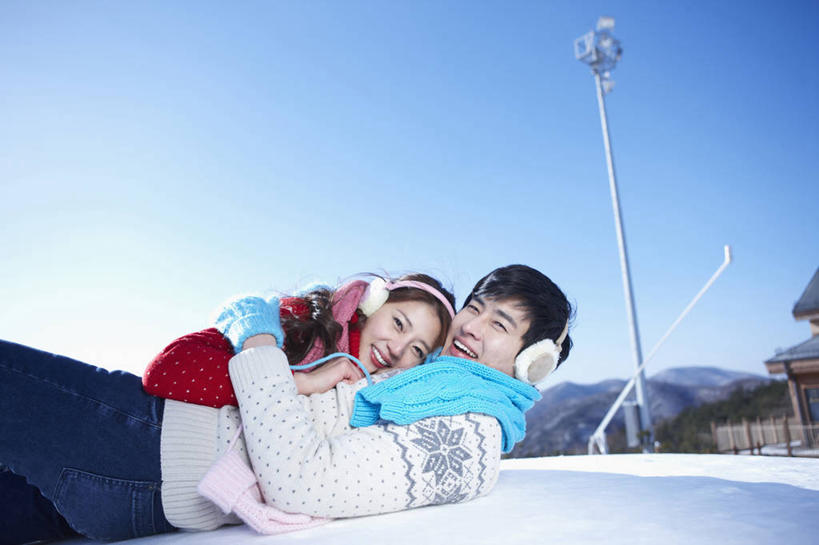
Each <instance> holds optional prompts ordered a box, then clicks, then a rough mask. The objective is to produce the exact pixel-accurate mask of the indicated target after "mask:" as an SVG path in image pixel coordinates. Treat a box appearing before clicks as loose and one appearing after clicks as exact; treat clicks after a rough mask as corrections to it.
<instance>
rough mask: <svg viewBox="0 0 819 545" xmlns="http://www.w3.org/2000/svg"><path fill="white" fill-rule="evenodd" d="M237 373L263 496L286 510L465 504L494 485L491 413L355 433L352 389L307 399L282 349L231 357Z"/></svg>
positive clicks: (342, 512)
mask: <svg viewBox="0 0 819 545" xmlns="http://www.w3.org/2000/svg"><path fill="white" fill-rule="evenodd" d="M230 375H231V379H232V380H233V385H234V388H235V390H236V396H237V399H238V400H239V410H240V412H241V415H242V422H243V425H244V433H245V443H246V445H247V449H248V454H249V456H250V460H251V462H252V464H253V468H254V472H255V474H256V477H257V479H258V482H259V486H260V487H261V490H262V493H263V495H264V497H265V501H266V502H267V503H269V504H271V505H273V506H275V507H277V508H279V509H281V510H283V511H286V512H297V513H305V514H308V515H313V516H319V517H333V518H336V517H353V516H360V515H371V514H377V513H387V512H392V511H400V510H403V509H411V508H414V507H421V506H423V505H432V504H442V503H457V502H462V501H467V500H469V499H472V498H475V497H477V496H480V495H483V494H486V493H488V492H489V490H491V488H492V487H493V486H494V484H495V482H496V481H497V477H498V471H499V465H500V447H501V433H500V426H499V425H498V423H497V421H496V420H495V419H494V418H492V417H490V416H486V415H482V414H475V413H467V414H463V415H457V416H447V417H432V418H426V419H423V420H419V421H418V422H415V423H413V424H410V425H406V426H399V425H396V424H391V423H379V424H377V425H374V426H369V427H365V428H356V429H351V428H350V427H349V425H348V424H347V421H346V420H349V414H350V410H351V405H352V399H353V395H354V391H351V390H352V389H349V388H348V389H344V388H338V389H337V390H336V391H331V392H328V393H326V394H322V397H321V398H320V400H319V401H314V400H312V399H311V400H310V401H309V402H305V398H304V396H298V395H297V393H296V387H295V385H294V384H293V379H292V376H291V374H290V372H289V370H288V367H287V360H286V358H285V356H284V354H283V353H282V352H281V351H280V350H279V349H277V348H275V347H260V348H255V349H252V350H245V351H243V352H241V353H239V354H238V355H236V356H234V358H233V359H232V360H231V362H230ZM345 392H349V393H347V394H345ZM311 397H314V396H311ZM311 411H312V413H311ZM345 419H346V420H345Z"/></svg>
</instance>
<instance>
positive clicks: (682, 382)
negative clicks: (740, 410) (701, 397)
mask: <svg viewBox="0 0 819 545" xmlns="http://www.w3.org/2000/svg"><path fill="white" fill-rule="evenodd" d="M764 378H766V377H764V376H762V375H755V374H753V373H743V372H740V371H729V370H727V369H720V368H719V367H675V368H673V369H665V370H663V371H660V372H659V373H657V374H655V375H653V376H652V377H651V378H650V379H649V380H653V381H660V382H670V383H671V384H676V385H678V386H725V385H726V384H731V383H732V382H734V381H737V380H740V379H764Z"/></svg>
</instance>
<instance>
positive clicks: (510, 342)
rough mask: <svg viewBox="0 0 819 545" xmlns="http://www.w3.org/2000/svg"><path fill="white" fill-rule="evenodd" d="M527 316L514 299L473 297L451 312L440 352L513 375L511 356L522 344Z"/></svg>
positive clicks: (527, 325) (527, 320)
mask: <svg viewBox="0 0 819 545" xmlns="http://www.w3.org/2000/svg"><path fill="white" fill-rule="evenodd" d="M528 330H529V318H527V317H526V312H525V311H524V310H523V309H522V308H521V307H520V306H519V303H518V301H517V300H516V299H501V300H498V299H481V298H480V297H473V298H472V300H470V301H469V304H468V305H466V306H465V307H464V308H463V310H461V311H460V312H459V313H458V314H456V315H455V318H454V319H453V320H452V326H450V328H449V335H447V339H446V343H445V344H444V351H443V352H442V354H444V355H447V356H455V357H458V358H464V359H468V360H474V361H477V362H479V363H482V364H484V365H486V366H489V367H492V368H493V369H497V370H498V371H501V372H502V373H506V374H507V375H509V376H512V377H514V376H515V356H517V354H518V352H520V349H521V348H523V336H524V335H525V334H526V332H527V331H528Z"/></svg>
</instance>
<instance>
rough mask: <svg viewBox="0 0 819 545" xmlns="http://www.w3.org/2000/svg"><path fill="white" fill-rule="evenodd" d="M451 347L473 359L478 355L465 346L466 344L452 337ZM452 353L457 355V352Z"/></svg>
mask: <svg viewBox="0 0 819 545" xmlns="http://www.w3.org/2000/svg"><path fill="white" fill-rule="evenodd" d="M452 348H454V349H456V350H458V351H459V352H462V353H464V354H466V355H467V357H469V358H471V359H473V360H474V359H478V355H477V354H476V353H475V352H473V351H472V350H471V349H470V348H469V347H468V346H466V344H464V343H463V342H461V341H459V340H458V339H453V340H452ZM450 352H452V351H451V350H450ZM453 355H458V354H453ZM458 356H459V357H463V356H460V355H458Z"/></svg>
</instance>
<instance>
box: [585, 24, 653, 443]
mask: <svg viewBox="0 0 819 545" xmlns="http://www.w3.org/2000/svg"><path fill="white" fill-rule="evenodd" d="M613 27H614V20H613V19H610V18H604V17H601V18H600V20H599V21H598V24H597V31H593V32H590V33H588V34H586V35H585V36H583V37H581V38H579V39H578V40H577V42H576V44H575V55H576V56H577V58H578V59H579V60H582V61H584V62H587V63H588V64H589V66H590V67H591V69H592V73H593V74H594V82H595V85H596V87H597V102H598V105H599V107H600V124H601V126H602V130H603V144H604V146H605V149H606V165H607V167H608V172H609V188H610V189H611V204H612V208H613V209H614V224H615V228H616V230H617V245H618V247H619V249H620V270H621V272H622V277H623V292H624V295H625V300H626V312H627V315H628V321H629V330H630V334H631V349H632V352H633V355H634V366H635V368H636V370H637V372H638V375H637V377H636V381H635V382H636V383H635V395H636V398H637V405H638V406H639V407H640V429H641V431H642V432H644V433H643V434H642V437H641V442H642V447H643V452H653V450H654V429H653V426H652V424H651V412H650V411H649V406H648V391H647V388H646V377H645V371H644V370H643V367H642V363H643V354H642V348H641V345H640V331H639V328H638V327H637V311H636V309H635V306H634V291H633V289H632V285H631V270H630V268H629V262H628V250H627V248H626V236H625V233H624V231H623V222H622V213H621V211H620V198H619V194H618V191H617V176H616V175H615V171H614V157H613V154H612V150H611V137H610V135H609V124H608V116H607V115H606V98H605V94H606V92H607V91H608V90H610V89H611V85H613V82H611V80H610V79H609V74H610V71H611V69H613V68H614V66H615V64H616V63H617V61H618V60H619V58H620V54H621V52H622V50H621V49H620V45H619V42H618V41H617V40H615V39H614V38H613V37H612V36H611V34H610V33H609V29H611V28H613ZM581 40H582V41H583V44H584V47H586V51H581V50H578V42H581ZM601 72H603V75H602V76H601ZM603 77H605V79H606V83H607V84H609V85H607V86H606V88H604V82H603Z"/></svg>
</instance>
